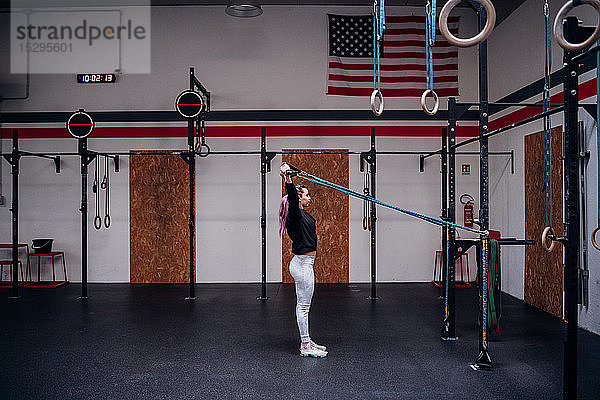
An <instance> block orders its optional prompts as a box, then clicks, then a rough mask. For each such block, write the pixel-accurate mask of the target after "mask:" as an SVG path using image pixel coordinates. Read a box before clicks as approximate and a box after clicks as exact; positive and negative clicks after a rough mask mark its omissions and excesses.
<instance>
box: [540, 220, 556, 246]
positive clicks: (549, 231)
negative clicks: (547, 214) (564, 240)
mask: <svg viewBox="0 0 600 400" xmlns="http://www.w3.org/2000/svg"><path fill="white" fill-rule="evenodd" d="M550 235H552V236H554V230H553V229H552V228H551V227H549V226H547V227H545V228H544V232H542V247H543V248H544V250H546V251H547V252H551V251H552V250H554V246H555V245H556V242H555V241H554V240H552V239H551V238H549V236H550ZM548 239H550V241H551V242H552V243H551V244H550V246H548V245H547V243H548Z"/></svg>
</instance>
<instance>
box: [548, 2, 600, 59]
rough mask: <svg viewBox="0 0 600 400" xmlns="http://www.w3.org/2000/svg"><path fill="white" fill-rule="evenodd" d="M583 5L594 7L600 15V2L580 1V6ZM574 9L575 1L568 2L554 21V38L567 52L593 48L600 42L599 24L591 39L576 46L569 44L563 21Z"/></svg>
mask: <svg viewBox="0 0 600 400" xmlns="http://www.w3.org/2000/svg"><path fill="white" fill-rule="evenodd" d="M581 4H588V5H590V6H592V7H594V8H595V9H596V12H597V13H598V14H600V0H580V1H579V4H578V5H581ZM574 8H575V5H574V4H573V0H569V1H567V2H566V3H565V5H564V6H562V8H561V9H560V10H559V11H558V14H557V15H556V19H555V20H554V37H555V38H556V41H557V42H558V44H559V45H560V47H562V48H563V49H565V50H570V51H578V50H583V49H585V48H587V47H589V46H591V45H592V44H593V43H595V42H596V40H598V38H599V37H600V24H599V25H597V26H596V29H595V30H594V32H593V33H592V35H591V36H590V37H589V38H587V39H586V40H585V41H583V42H581V43H576V44H575V43H570V42H567V39H565V34H564V32H563V20H564V19H565V17H566V16H567V14H568V13H569V11H571V10H572V9H574Z"/></svg>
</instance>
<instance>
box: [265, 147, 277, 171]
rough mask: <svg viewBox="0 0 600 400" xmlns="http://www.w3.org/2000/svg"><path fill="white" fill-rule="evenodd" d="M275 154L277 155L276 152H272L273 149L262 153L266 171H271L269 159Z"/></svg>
mask: <svg viewBox="0 0 600 400" xmlns="http://www.w3.org/2000/svg"><path fill="white" fill-rule="evenodd" d="M276 155H277V153H276V152H273V151H267V152H265V153H264V157H263V159H262V162H263V163H264V164H265V166H266V167H267V172H271V161H272V160H273V159H274V158H275V156H276Z"/></svg>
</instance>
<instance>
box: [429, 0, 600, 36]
mask: <svg viewBox="0 0 600 400" xmlns="http://www.w3.org/2000/svg"><path fill="white" fill-rule="evenodd" d="M476 1H477V2H478V3H479V4H481V5H482V6H483V7H484V8H485V11H486V13H487V21H486V22H485V26H484V27H483V30H482V31H481V32H479V33H478V34H477V35H475V36H473V37H471V38H468V39H461V38H458V37H456V36H454V35H453V34H452V33H451V32H450V28H449V27H448V17H449V16H450V11H452V9H453V8H454V7H456V5H458V3H460V2H461V0H450V1H448V2H447V3H446V4H444V7H442V11H440V32H441V33H442V35H444V37H445V38H446V40H447V41H448V42H449V43H450V44H452V45H454V46H457V47H471V46H475V45H476V44H479V43H481V42H483V41H484V40H486V39H487V38H488V36H490V34H491V33H492V31H493V30H494V25H496V9H495V8H494V5H493V4H492V2H491V1H490V0H476ZM595 1H598V0H595Z"/></svg>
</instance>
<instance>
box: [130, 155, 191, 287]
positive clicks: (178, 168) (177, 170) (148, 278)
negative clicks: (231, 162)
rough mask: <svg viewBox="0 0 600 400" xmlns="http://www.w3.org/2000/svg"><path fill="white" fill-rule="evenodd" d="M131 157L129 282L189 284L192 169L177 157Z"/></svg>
mask: <svg viewBox="0 0 600 400" xmlns="http://www.w3.org/2000/svg"><path fill="white" fill-rule="evenodd" d="M148 153H151V152H148ZM129 158H130V165H129V199H130V200H129V204H130V239H131V240H130V264H131V269H130V280H131V282H132V283H184V282H189V275H190V268H189V262H190V261H189V260H190V239H189V238H190V235H189V222H188V221H189V207H190V189H189V182H190V180H189V172H188V165H187V164H186V162H185V161H184V160H183V159H182V158H181V157H180V156H179V155H159V154H156V155H143V156H142V155H133V154H132V155H130V157H129Z"/></svg>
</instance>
